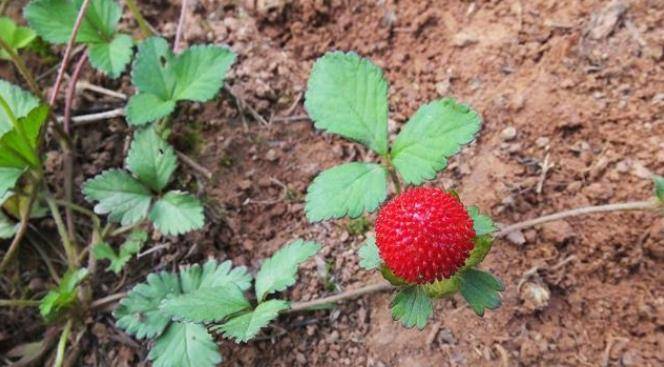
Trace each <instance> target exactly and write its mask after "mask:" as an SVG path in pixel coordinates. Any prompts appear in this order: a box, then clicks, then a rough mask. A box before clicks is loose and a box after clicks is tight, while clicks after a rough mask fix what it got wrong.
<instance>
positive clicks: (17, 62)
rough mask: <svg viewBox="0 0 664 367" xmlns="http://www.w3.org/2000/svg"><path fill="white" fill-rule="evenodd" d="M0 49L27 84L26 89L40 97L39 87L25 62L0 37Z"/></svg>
mask: <svg viewBox="0 0 664 367" xmlns="http://www.w3.org/2000/svg"><path fill="white" fill-rule="evenodd" d="M0 47H2V49H3V50H5V52H7V54H9V58H10V59H11V60H12V63H13V64H14V66H16V69H18V72H19V73H20V74H21V76H22V77H23V79H25V82H26V83H28V88H30V91H31V92H32V93H33V94H34V95H36V96H38V97H41V96H42V94H41V92H40V91H39V87H38V86H37V82H35V78H34V77H33V76H32V73H30V69H28V67H27V66H25V62H24V61H23V59H22V58H21V56H19V55H18V54H17V53H16V52H14V50H13V49H12V48H11V46H10V45H9V44H7V42H5V40H4V39H2V37H0Z"/></svg>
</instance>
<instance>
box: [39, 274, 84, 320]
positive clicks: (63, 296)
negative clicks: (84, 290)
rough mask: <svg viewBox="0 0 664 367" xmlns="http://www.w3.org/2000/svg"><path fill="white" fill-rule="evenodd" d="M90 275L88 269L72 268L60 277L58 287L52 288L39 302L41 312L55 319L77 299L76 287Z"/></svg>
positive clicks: (46, 317)
mask: <svg viewBox="0 0 664 367" xmlns="http://www.w3.org/2000/svg"><path fill="white" fill-rule="evenodd" d="M87 275H88V269H85V268H81V269H77V270H70V271H67V272H66V273H65V275H64V276H63V277H62V279H60V284H59V285H58V287H57V288H55V289H52V290H50V291H49V292H48V293H47V294H46V296H44V298H42V300H41V302H40V304H39V313H40V314H41V315H42V317H44V318H45V319H46V320H47V321H52V320H54V319H55V318H56V317H57V316H58V314H59V313H60V312H61V311H62V310H64V309H66V308H67V307H69V306H71V304H72V303H74V301H76V289H77V287H78V285H79V283H81V281H82V280H83V279H84V278H85V277H86V276H87Z"/></svg>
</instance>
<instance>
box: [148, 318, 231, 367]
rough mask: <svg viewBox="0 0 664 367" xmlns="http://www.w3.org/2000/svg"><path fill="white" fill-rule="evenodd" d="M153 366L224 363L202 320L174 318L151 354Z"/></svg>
mask: <svg viewBox="0 0 664 367" xmlns="http://www.w3.org/2000/svg"><path fill="white" fill-rule="evenodd" d="M148 358H149V359H150V360H152V365H153V366H154V367H214V366H216V365H217V364H219V363H221V361H222V357H221V354H219V347H217V344H216V343H215V342H214V340H213V339H212V336H211V335H210V334H209V333H208V331H207V330H206V329H205V327H203V326H202V325H199V324H193V323H190V322H174V323H172V324H171V326H169V327H168V330H166V332H165V333H164V334H162V335H161V336H160V337H159V338H158V339H157V340H156V341H155V343H154V346H153V347H152V349H151V350H150V353H149V354H148Z"/></svg>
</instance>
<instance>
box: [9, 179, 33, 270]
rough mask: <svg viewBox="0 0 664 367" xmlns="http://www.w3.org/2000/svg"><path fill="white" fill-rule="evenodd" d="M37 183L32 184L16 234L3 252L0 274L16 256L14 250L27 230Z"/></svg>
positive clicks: (16, 249) (15, 250)
mask: <svg viewBox="0 0 664 367" xmlns="http://www.w3.org/2000/svg"><path fill="white" fill-rule="evenodd" d="M37 187H38V185H35V186H33V188H32V192H31V193H30V198H29V200H28V206H27V208H26V210H25V211H24V212H21V221H20V223H19V225H18V230H17V231H16V234H15V235H14V239H13V240H12V243H11V244H10V245H9V248H8V249H7V253H5V257H4V258H2V262H1V263H0V274H2V273H3V272H4V271H5V269H6V268H7V266H8V265H9V263H10V262H11V261H12V260H13V259H14V256H16V252H17V251H18V247H19V245H20V244H21V241H22V240H23V236H25V234H26V233H27V231H28V223H29V221H30V213H31V212H32V206H33V205H34V203H35V199H36V198H37V189H36V188H37Z"/></svg>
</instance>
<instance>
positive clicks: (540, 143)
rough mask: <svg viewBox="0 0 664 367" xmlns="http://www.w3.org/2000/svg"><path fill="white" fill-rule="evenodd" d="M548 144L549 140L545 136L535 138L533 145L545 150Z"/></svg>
mask: <svg viewBox="0 0 664 367" xmlns="http://www.w3.org/2000/svg"><path fill="white" fill-rule="evenodd" d="M549 142H550V140H549V138H547V137H546V136H540V137H539V138H537V140H535V144H537V146H538V147H540V148H545V147H546V146H547V145H549Z"/></svg>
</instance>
